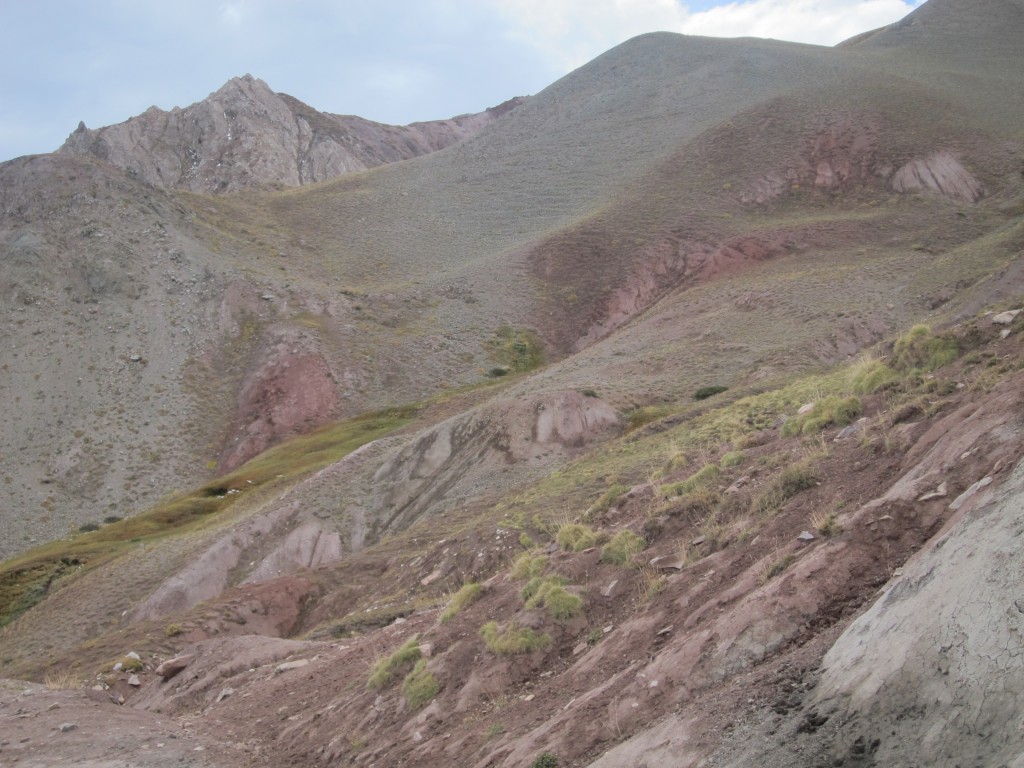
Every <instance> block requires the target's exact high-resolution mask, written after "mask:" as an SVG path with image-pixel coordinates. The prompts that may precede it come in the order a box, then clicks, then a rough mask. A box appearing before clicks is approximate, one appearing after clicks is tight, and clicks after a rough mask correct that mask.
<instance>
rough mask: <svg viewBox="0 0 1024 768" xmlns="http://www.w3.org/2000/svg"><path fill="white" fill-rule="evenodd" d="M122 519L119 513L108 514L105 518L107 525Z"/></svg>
mask: <svg viewBox="0 0 1024 768" xmlns="http://www.w3.org/2000/svg"><path fill="white" fill-rule="evenodd" d="M121 520H122V518H120V517H118V516H117V515H107V516H106V517H104V518H103V522H104V523H106V524H107V525H110V524H111V523H119V522H121Z"/></svg>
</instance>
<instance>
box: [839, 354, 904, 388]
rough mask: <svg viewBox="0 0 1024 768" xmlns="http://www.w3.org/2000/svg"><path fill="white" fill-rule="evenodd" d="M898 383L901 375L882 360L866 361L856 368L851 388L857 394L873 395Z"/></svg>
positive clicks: (851, 380)
mask: <svg viewBox="0 0 1024 768" xmlns="http://www.w3.org/2000/svg"><path fill="white" fill-rule="evenodd" d="M898 381H899V374H898V373H896V371H894V370H893V369H892V368H890V367H889V366H888V365H886V364H885V363H883V362H882V361H881V360H865V361H863V362H860V363H858V364H857V365H856V366H855V367H854V369H853V371H852V376H851V379H850V387H851V388H852V389H853V391H854V393H855V394H858V395H872V394H874V393H875V392H878V391H880V390H883V389H887V388H889V387H891V386H893V385H894V384H896V383H897V382H898Z"/></svg>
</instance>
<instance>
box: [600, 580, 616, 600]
mask: <svg viewBox="0 0 1024 768" xmlns="http://www.w3.org/2000/svg"><path fill="white" fill-rule="evenodd" d="M618 583H619V580H618V579H616V580H615V581H613V582H612V583H611V584H609V585H608V586H607V587H605V588H604V589H602V590H601V597H611V596H612V595H613V594H614V593H615V586H616V585H617V584H618Z"/></svg>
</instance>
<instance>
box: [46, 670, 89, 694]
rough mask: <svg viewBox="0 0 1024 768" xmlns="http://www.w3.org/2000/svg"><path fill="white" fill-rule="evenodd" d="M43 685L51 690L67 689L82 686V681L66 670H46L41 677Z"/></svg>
mask: <svg viewBox="0 0 1024 768" xmlns="http://www.w3.org/2000/svg"><path fill="white" fill-rule="evenodd" d="M43 685H45V686H46V687H47V688H48V689H49V690H51V691H67V690H73V689H75V688H81V687H82V681H81V680H80V679H79V678H78V677H77V676H76V675H74V674H73V673H71V672H68V671H67V670H64V671H61V672H47V673H46V677H45V678H44V679H43Z"/></svg>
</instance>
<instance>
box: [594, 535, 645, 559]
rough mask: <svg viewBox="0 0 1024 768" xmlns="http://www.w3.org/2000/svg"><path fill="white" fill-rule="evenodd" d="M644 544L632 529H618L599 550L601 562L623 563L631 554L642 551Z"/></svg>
mask: <svg viewBox="0 0 1024 768" xmlns="http://www.w3.org/2000/svg"><path fill="white" fill-rule="evenodd" d="M645 546H647V545H646V543H645V542H644V540H643V539H642V538H640V537H639V536H637V535H636V534H635V533H633V532H632V531H619V532H618V533H617V534H615V537H614V538H613V539H612V540H611V541H609V542H608V543H607V544H606V545H605V547H604V549H602V550H601V562H602V563H611V564H612V565H625V564H626V563H627V562H628V561H629V559H630V558H631V557H632V556H633V555H635V554H637V553H638V552H642V551H643V550H644V547H645Z"/></svg>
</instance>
